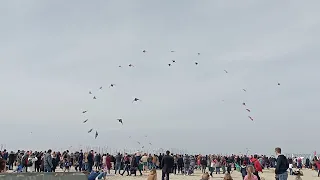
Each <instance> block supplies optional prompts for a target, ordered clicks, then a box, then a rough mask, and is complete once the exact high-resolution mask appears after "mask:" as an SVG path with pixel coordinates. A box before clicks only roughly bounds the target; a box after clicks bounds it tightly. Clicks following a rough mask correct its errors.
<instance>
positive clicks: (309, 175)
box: [107, 169, 320, 180]
mask: <svg viewBox="0 0 320 180" xmlns="http://www.w3.org/2000/svg"><path fill="white" fill-rule="evenodd" d="M157 173H158V180H161V171H159V170H158V171H157ZM303 173H304V176H302V179H303V180H317V179H318V180H320V177H317V172H316V171H312V170H309V169H304V170H303ZM201 175H202V174H201V171H196V172H195V174H194V175H192V176H183V175H172V174H170V179H172V180H200V179H201ZM259 175H260V177H263V178H264V179H265V180H274V179H275V178H274V170H272V169H271V170H264V172H263V173H260V174H259ZM231 176H232V178H233V179H234V180H242V177H241V174H240V173H239V172H237V171H234V172H232V173H231ZM223 177H224V175H223V174H220V175H219V174H218V175H216V174H214V176H213V177H212V178H211V179H214V180H219V179H223ZM107 179H111V180H135V179H141V180H142V179H144V180H145V179H147V175H143V176H138V175H137V176H136V177H134V176H131V177H128V176H118V175H116V176H108V178H107ZM295 179H296V177H295V176H290V175H289V178H288V180H295Z"/></svg>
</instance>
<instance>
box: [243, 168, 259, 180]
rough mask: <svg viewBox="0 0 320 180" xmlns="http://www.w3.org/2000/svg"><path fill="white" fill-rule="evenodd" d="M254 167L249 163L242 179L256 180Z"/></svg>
mask: <svg viewBox="0 0 320 180" xmlns="http://www.w3.org/2000/svg"><path fill="white" fill-rule="evenodd" d="M254 171H255V170H254V167H253V166H252V165H249V166H248V167H247V175H246V176H245V177H244V180H258V177H257V176H256V175H254Z"/></svg>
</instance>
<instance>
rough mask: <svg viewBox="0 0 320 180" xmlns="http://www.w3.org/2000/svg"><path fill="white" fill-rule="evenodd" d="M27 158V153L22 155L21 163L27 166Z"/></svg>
mask: <svg viewBox="0 0 320 180" xmlns="http://www.w3.org/2000/svg"><path fill="white" fill-rule="evenodd" d="M27 160H28V158H27V155H24V156H22V159H21V164H22V165H23V166H27Z"/></svg>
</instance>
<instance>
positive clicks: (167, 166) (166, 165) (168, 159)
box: [161, 151, 174, 180]
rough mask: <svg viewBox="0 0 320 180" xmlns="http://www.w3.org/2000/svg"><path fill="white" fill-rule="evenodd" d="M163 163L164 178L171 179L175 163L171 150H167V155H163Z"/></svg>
mask: <svg viewBox="0 0 320 180" xmlns="http://www.w3.org/2000/svg"><path fill="white" fill-rule="evenodd" d="M161 164H162V180H164V179H165V177H166V180H169V173H170V172H172V168H173V165H174V159H173V157H172V156H170V151H167V152H166V155H165V156H163V157H162V160H161Z"/></svg>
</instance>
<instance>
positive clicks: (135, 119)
mask: <svg viewBox="0 0 320 180" xmlns="http://www.w3.org/2000/svg"><path fill="white" fill-rule="evenodd" d="M319 5H320V2H319V1H317V0H310V1H299V0H284V1H278V0H268V1H256V0H244V1H238V0H230V1H211V0H202V1H196V0H175V1H171V0H162V1H150V0H96V1H85V0H68V1H64V0H55V1H50V0H28V1H24V0H4V1H1V2H0V22H1V23H0V30H1V33H0V80H1V88H0V93H1V99H0V113H1V128H2V130H1V132H2V138H1V143H2V144H6V147H7V149H9V150H10V149H18V148H19V149H22V148H33V149H35V148H43V149H47V148H49V147H51V148H56V149H57V148H67V147H69V146H73V147H78V146H79V145H80V144H82V145H90V146H101V147H102V146H109V147H114V148H124V147H127V148H129V147H131V148H136V149H138V148H140V147H139V145H138V144H137V143H136V142H134V140H138V139H139V140H140V141H141V142H142V144H143V145H145V146H146V147H147V148H149V149H153V148H160V147H161V148H164V149H167V148H180V149H187V150H188V151H189V152H202V153H216V152H228V153H238V152H244V151H245V149H246V148H249V149H250V150H251V152H256V153H270V152H271V153H273V150H274V147H276V146H280V147H282V148H283V150H284V151H285V152H306V153H309V152H312V151H314V150H317V149H318V150H319V151H320V145H319V143H316V142H317V140H318V139H316V137H318V136H317V134H318V132H319V127H320V121H319V119H318V118H319V107H320V101H319V100H320V96H319V92H320V84H319V77H320V71H319V67H320V61H319V47H320V43H319V40H320V36H319V32H320V24H319V23H320V19H319V18H318V17H320V12H319ZM144 49H145V50H146V51H147V52H146V53H143V52H142V51H143V50H144ZM172 50H174V51H175V52H174V53H171V52H170V51H172ZM198 52H200V53H201V54H200V56H198V54H197V53H198ZM171 60H176V63H173V64H172V66H171V67H169V66H168V63H170V62H171ZM195 62H198V63H199V64H198V66H196V65H195ZM130 63H131V64H133V65H134V66H135V67H132V68H130V67H128V65H129V64H130ZM119 65H121V66H122V68H118V66H119ZM224 70H227V71H228V73H225V72H224ZM278 82H280V83H281V85H280V86H278V85H277V83H278ZM111 83H114V84H116V87H114V88H108V86H109V84H111ZM100 86H103V89H102V91H100V90H99V87H100ZM243 88H244V89H246V90H247V92H244V91H243V90H242V89H243ZM89 91H92V92H93V94H94V95H95V96H96V97H97V99H96V100H93V99H92V96H91V95H89V93H88V92H89ZM134 97H137V98H140V99H141V100H142V101H141V102H137V103H132V100H133V99H134ZM243 102H245V103H246V105H247V107H244V106H243V105H242V103H243ZM246 108H249V109H250V110H251V112H250V113H249V112H247V111H246ZM83 110H88V113H87V114H82V111H83ZM248 116H251V117H253V118H254V121H253V122H252V121H251V120H250V119H249V118H248ZM87 118H88V119H89V120H88V122H87V123H86V124H83V123H82V121H84V120H85V119H87ZM117 118H123V122H124V125H123V126H122V125H121V124H119V123H118V122H117V120H116V119H117ZM91 128H94V130H93V133H91V134H88V133H87V131H88V130H89V129H91ZM96 130H97V131H98V132H99V137H98V138H97V139H96V140H95V139H94V132H95V131H96ZM31 132H32V133H31ZM145 135H148V137H147V138H145V137H144V136H145ZM129 136H132V138H131V139H129ZM148 142H152V143H153V146H149V145H147V144H148Z"/></svg>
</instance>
